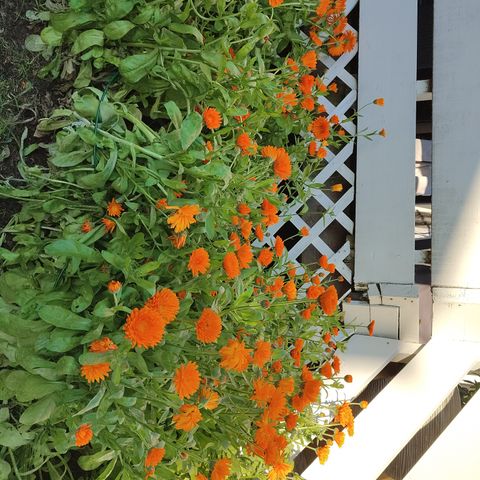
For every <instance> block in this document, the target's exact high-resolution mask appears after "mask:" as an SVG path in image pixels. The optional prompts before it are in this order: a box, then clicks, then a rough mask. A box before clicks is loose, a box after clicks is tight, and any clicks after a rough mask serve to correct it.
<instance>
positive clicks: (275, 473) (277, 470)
mask: <svg viewBox="0 0 480 480" xmlns="http://www.w3.org/2000/svg"><path fill="white" fill-rule="evenodd" d="M292 470H293V465H292V464H290V463H287V462H277V463H274V464H273V467H272V470H270V472H268V480H285V479H286V478H287V476H288V474H289V473H290V472H291V471H292Z"/></svg>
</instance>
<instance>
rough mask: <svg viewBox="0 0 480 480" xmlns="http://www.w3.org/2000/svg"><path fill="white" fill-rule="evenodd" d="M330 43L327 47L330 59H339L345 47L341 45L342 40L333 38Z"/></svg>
mask: <svg viewBox="0 0 480 480" xmlns="http://www.w3.org/2000/svg"><path fill="white" fill-rule="evenodd" d="M332 40H333V41H332V43H331V44H330V45H329V47H328V53H329V54H330V55H331V56H332V57H339V56H340V55H342V54H343V52H344V51H345V45H344V44H343V43H342V38H341V37H340V38H333V39H332Z"/></svg>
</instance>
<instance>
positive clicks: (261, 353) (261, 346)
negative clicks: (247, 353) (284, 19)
mask: <svg viewBox="0 0 480 480" xmlns="http://www.w3.org/2000/svg"><path fill="white" fill-rule="evenodd" d="M271 358H272V345H271V344H270V342H265V341H264V340H258V341H257V343H256V344H255V352H254V354H253V360H252V363H253V364H254V365H257V367H260V368H262V367H263V366H264V365H265V364H266V363H267V362H268V361H270V359H271Z"/></svg>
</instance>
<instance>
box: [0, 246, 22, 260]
mask: <svg viewBox="0 0 480 480" xmlns="http://www.w3.org/2000/svg"><path fill="white" fill-rule="evenodd" d="M0 257H2V258H3V259H4V260H6V261H7V262H15V261H16V260H18V258H19V257H20V254H19V253H15V252H11V251H10V250H7V249H6V248H3V247H0Z"/></svg>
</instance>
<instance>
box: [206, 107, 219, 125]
mask: <svg viewBox="0 0 480 480" xmlns="http://www.w3.org/2000/svg"><path fill="white" fill-rule="evenodd" d="M203 122H204V123H205V126H206V127H207V128H208V129H210V130H216V129H217V128H220V125H221V124H222V116H221V115H220V112H219V111H218V110H217V109H216V108H213V107H208V108H206V109H205V110H204V111H203Z"/></svg>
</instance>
